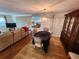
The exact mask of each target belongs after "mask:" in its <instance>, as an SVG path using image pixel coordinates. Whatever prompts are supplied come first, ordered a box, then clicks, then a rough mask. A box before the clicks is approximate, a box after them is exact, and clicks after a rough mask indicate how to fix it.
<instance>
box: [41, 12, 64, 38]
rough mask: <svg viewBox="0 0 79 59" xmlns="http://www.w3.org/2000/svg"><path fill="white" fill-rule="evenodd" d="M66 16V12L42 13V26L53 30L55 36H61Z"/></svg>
mask: <svg viewBox="0 0 79 59" xmlns="http://www.w3.org/2000/svg"><path fill="white" fill-rule="evenodd" d="M64 18H65V17H64V13H60V14H47V15H46V14H44V15H41V22H42V27H47V28H49V30H50V32H53V36H57V37H60V34H61V31H62V27H63V23H64Z"/></svg>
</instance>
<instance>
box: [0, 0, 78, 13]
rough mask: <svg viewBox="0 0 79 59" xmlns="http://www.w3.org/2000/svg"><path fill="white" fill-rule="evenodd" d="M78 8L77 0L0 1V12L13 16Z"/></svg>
mask: <svg viewBox="0 0 79 59" xmlns="http://www.w3.org/2000/svg"><path fill="white" fill-rule="evenodd" d="M44 8H45V9H47V10H46V11H44V10H43V9H44ZM78 8H79V0H0V12H5V13H6V12H7V13H13V14H36V13H43V12H53V13H60V12H67V11H72V10H75V9H78Z"/></svg>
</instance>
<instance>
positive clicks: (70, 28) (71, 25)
mask: <svg viewBox="0 0 79 59" xmlns="http://www.w3.org/2000/svg"><path fill="white" fill-rule="evenodd" d="M73 23H74V17H72V19H71V21H70V25H69V31H68V32H69V33H71V30H72V27H73Z"/></svg>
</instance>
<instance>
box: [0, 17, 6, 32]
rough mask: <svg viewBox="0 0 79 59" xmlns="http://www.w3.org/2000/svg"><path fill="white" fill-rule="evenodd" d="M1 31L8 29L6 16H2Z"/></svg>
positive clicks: (0, 21)
mask: <svg viewBox="0 0 79 59" xmlns="http://www.w3.org/2000/svg"><path fill="white" fill-rule="evenodd" d="M0 31H1V32H5V31H6V21H5V18H4V17H0Z"/></svg>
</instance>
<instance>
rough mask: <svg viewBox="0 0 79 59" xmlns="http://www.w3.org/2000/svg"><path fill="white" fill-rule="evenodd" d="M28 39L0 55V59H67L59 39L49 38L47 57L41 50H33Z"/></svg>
mask: <svg viewBox="0 0 79 59" xmlns="http://www.w3.org/2000/svg"><path fill="white" fill-rule="evenodd" d="M28 38H29V39H28ZM30 39H31V36H28V37H26V39H23V40H21V41H19V42H18V43H16V44H14V45H13V46H11V47H10V48H8V49H7V50H5V51H4V52H2V53H0V59H67V56H66V55H65V51H64V48H63V46H62V44H61V42H60V40H59V38H57V37H52V38H51V40H50V46H49V50H48V54H47V55H44V52H43V51H42V50H41V49H38V48H34V47H33V46H32V44H31V40H30ZM25 42H29V43H28V44H27V43H25ZM14 48H15V49H14Z"/></svg>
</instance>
